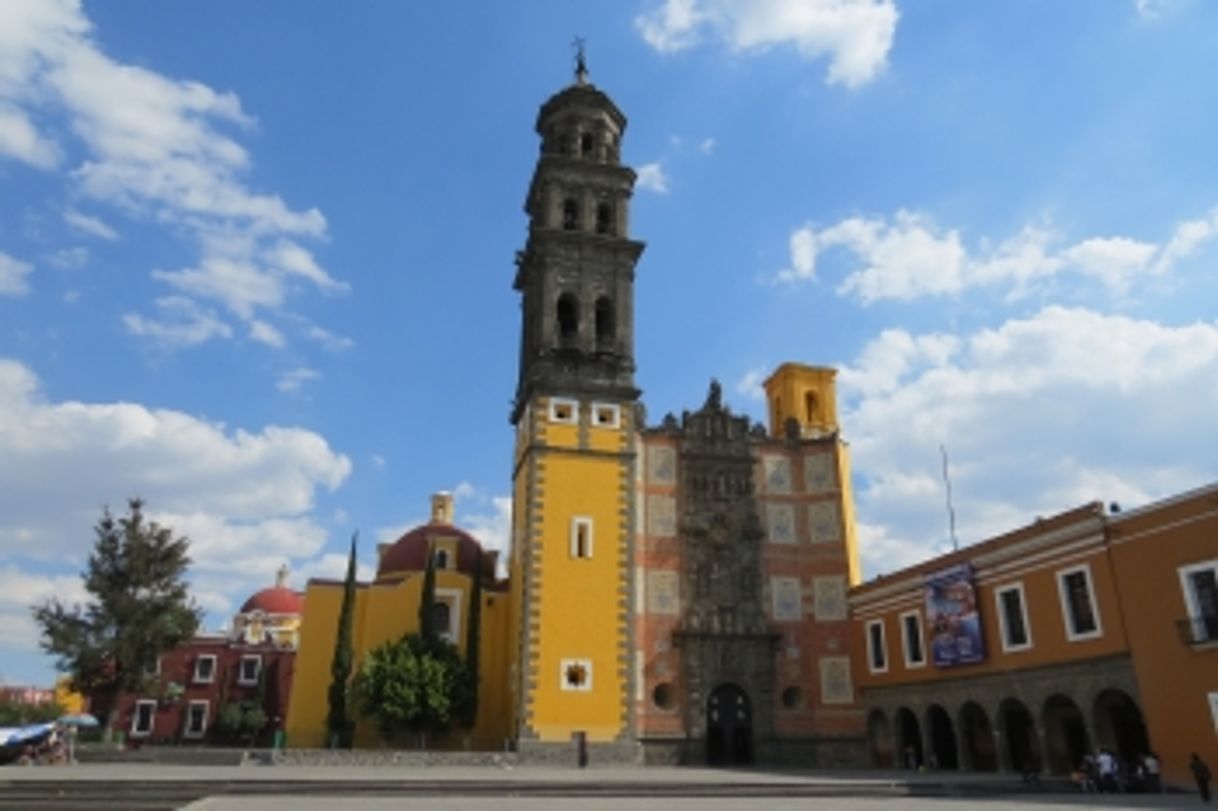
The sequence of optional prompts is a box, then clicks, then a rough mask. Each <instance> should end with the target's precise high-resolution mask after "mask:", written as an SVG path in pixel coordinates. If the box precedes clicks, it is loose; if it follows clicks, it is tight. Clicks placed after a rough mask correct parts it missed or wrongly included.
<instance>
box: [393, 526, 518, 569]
mask: <svg viewBox="0 0 1218 811" xmlns="http://www.w3.org/2000/svg"><path fill="white" fill-rule="evenodd" d="M439 539H454V540H456V542H457V560H456V561H455V563H456V565H455V566H454V567H452V568H455V569H456V570H457V571H459V572H464V573H465V574H468V575H470V576H473V574H474V566H475V565H476V561H477V560H478V552H479V551H481V549H482V545H481V544H480V543H478V542H477V541H476V540H474V537H473V536H472V535H470V534H469V533H468V532H466V531H465V530H462V529H459V528H458V527H455V526H453V525H452V524H448V523H439V522H433V523H430V524H423V525H422V526H418V527H415V528H414V529H412V530H410V531H409V532H407V533H405V534H404V535H402V537H400V538H398V539H397V540H396V541H394V542H393V544H392V545H391V546H389V547H388V548H387V549H385V552H384V554H382V555H381V560H380V564H379V565H378V566H377V567H376V574H377V576H378V577H379V576H381V575H385V574H391V573H393V572H421V571H423V570H424V569H426V568H427V550H428V548H429V546H430V543H429V542H430V541H431V540H439ZM491 566H494V558H493V556H491V555H483V558H482V568H483V574H484V575H485V574H486V570H487V569H488V567H491ZM492 571H493V569H492Z"/></svg>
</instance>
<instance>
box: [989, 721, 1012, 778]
mask: <svg viewBox="0 0 1218 811" xmlns="http://www.w3.org/2000/svg"><path fill="white" fill-rule="evenodd" d="M1006 733H1007V731H1006V729H1005V728H1004V727H994V752H995V753H996V754H997V755H998V771H1000V772H1002V773H1003V774H1010V773H1011V772H1013V771H1015V766H1014V764H1012V763H1011V747H1010V746H1008V745H1007V734H1006Z"/></svg>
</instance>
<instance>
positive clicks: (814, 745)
mask: <svg viewBox="0 0 1218 811" xmlns="http://www.w3.org/2000/svg"><path fill="white" fill-rule="evenodd" d="M639 744H640V746H642V749H643V763H645V764H646V765H648V766H701V765H705V764H706V745H705V742H704V741H702V740H699V739H685V738H644V739H643V740H641V741H639ZM755 758H756V759H755V761H754V765H759V766H789V767H794V768H801V769H864V768H867V767H868V766H869V765H870V760H869V759H868V754H867V739H866V738H865V737H861V736H848V737H837V736H835V737H829V736H818V737H801V738H771V739H769V740H764V741H758V743H757V750H756V753H755Z"/></svg>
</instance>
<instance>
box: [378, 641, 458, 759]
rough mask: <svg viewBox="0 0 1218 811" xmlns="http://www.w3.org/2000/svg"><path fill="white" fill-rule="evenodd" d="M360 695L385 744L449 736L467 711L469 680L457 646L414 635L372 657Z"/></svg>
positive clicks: (391, 643) (380, 648) (386, 647)
mask: <svg viewBox="0 0 1218 811" xmlns="http://www.w3.org/2000/svg"><path fill="white" fill-rule="evenodd" d="M355 695H356V701H357V705H358V707H359V710H360V712H361V714H362V715H363V716H364V717H366V718H369V719H370V720H372V721H373V722H374V723H375V724H376V728H377V730H378V731H379V732H380V735H381V738H382V739H383V740H385V741H396V740H400V739H401V738H402V736H403V735H404V734H406V733H413V734H414V735H416V736H419V737H421V738H425V737H426V736H427V735H438V734H442V733H444V732H446V731H447V730H448V729H449V728H450V727H451V726H452V725H453V723H454V722H456V721H457V720H458V719H459V718H461V717H462V714H463V713H464V712H466V706H467V704H468V702H469V678H468V674H467V672H466V669H465V665H464V663H463V662H462V661H461V655H460V653H459V652H458V651H457V648H456V646H455V645H452V644H451V643H449V642H445V641H444V640H442V639H436V640H435V641H432V642H428V641H427V640H426V639H424V638H423V637H422V636H421V635H419V634H411V635H409V636H405V637H402V638H401V639H399V640H397V641H396V642H386V643H385V644H383V645H381V646H380V647H378V648H375V649H374V650H372V651H371V652H370V653H369V654H368V656H367V658H366V659H365V660H364V663H363V666H362V667H361V668H360V672H359V675H358V676H356V678H355Z"/></svg>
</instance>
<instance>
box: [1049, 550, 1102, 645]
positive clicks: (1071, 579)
mask: <svg viewBox="0 0 1218 811" xmlns="http://www.w3.org/2000/svg"><path fill="white" fill-rule="evenodd" d="M1057 590H1058V596H1059V597H1060V598H1061V603H1062V618H1063V619H1064V620H1065V623H1066V638H1067V639H1068V640H1070V641H1071V642H1075V641H1080V640H1084V639H1094V638H1095V637H1098V636H1100V634H1101V633H1102V630H1101V628H1100V615H1099V609H1098V607H1097V606H1096V604H1095V590H1094V589H1093V588H1092V584H1091V567H1090V566H1086V565H1083V566H1078V567H1075V568H1073V569H1064V570H1062V571H1060V572H1058V573H1057Z"/></svg>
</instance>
